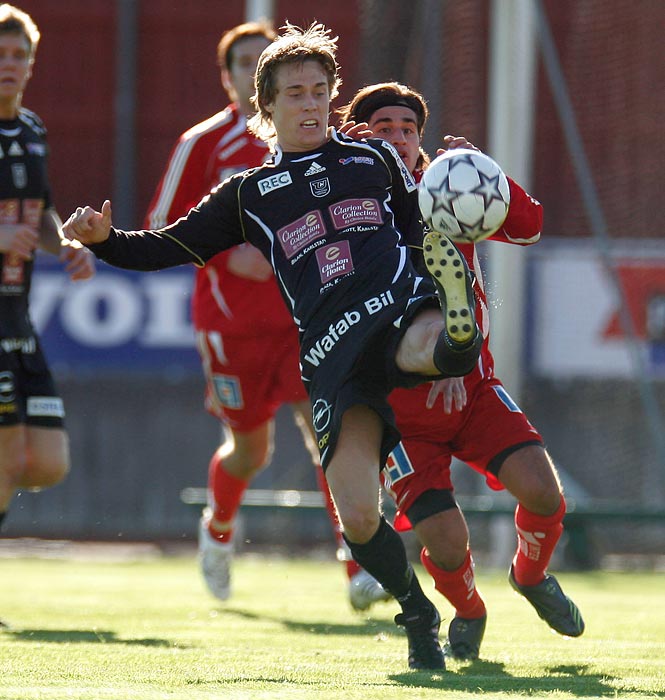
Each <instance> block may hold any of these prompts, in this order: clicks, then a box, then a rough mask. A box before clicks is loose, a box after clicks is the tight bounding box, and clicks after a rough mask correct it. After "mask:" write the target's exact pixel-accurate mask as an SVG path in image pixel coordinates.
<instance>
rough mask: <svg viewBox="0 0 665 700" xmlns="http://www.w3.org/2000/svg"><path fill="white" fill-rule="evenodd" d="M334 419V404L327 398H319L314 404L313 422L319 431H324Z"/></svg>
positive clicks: (315, 428)
mask: <svg viewBox="0 0 665 700" xmlns="http://www.w3.org/2000/svg"><path fill="white" fill-rule="evenodd" d="M331 420H332V406H331V405H330V404H329V403H328V402H327V401H326V400H325V399H317V400H316V401H315V402H314V406H312V423H313V425H314V430H315V431H316V432H317V433H322V432H323V431H324V430H325V429H326V428H327V427H328V426H329V425H330V421H331Z"/></svg>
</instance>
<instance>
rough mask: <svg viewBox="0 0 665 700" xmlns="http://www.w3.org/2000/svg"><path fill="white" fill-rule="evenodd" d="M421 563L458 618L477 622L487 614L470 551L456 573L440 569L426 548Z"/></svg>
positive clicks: (421, 554) (423, 550) (421, 556)
mask: <svg viewBox="0 0 665 700" xmlns="http://www.w3.org/2000/svg"><path fill="white" fill-rule="evenodd" d="M420 561H422V563H423V566H424V567H425V568H426V569H427V572H428V573H429V575H430V576H431V577H432V578H433V579H434V588H436V590H437V591H439V593H441V595H442V596H444V597H445V598H446V599H447V600H448V602H449V603H450V604H451V605H452V606H453V607H454V608H455V615H456V616H458V617H463V618H464V619H466V620H475V619H477V618H479V617H483V615H485V614H486V613H487V611H486V609H485V603H484V602H483V599H482V598H481V596H480V592H479V591H478V589H477V588H476V579H475V576H474V574H473V567H474V565H473V558H472V557H471V551H470V550H468V549H467V551H466V558H465V559H464V563H463V564H462V566H460V567H459V569H455V571H445V570H444V569H440V568H439V567H438V566H437V565H436V564H435V563H434V562H433V561H432V560H431V559H430V556H429V552H428V551H427V549H425V547H423V549H422V551H421V552H420Z"/></svg>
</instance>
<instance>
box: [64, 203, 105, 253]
mask: <svg viewBox="0 0 665 700" xmlns="http://www.w3.org/2000/svg"><path fill="white" fill-rule="evenodd" d="M62 230H63V233H64V234H65V236H67V238H69V239H70V240H72V241H80V242H81V243H83V245H92V244H94V243H103V242H104V241H105V240H106V239H107V238H108V237H109V233H110V230H111V202H109V200H108V199H107V200H105V201H104V204H102V210H101V211H95V210H94V209H93V208H92V207H79V208H78V209H77V210H76V211H75V212H74V213H73V214H72V215H71V216H70V217H69V218H68V219H67V221H65V224H64V226H63V227H62Z"/></svg>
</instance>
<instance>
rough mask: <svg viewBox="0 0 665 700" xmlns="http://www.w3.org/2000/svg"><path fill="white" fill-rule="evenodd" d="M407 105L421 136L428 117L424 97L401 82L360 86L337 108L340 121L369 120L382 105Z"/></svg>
mask: <svg viewBox="0 0 665 700" xmlns="http://www.w3.org/2000/svg"><path fill="white" fill-rule="evenodd" d="M397 106H401V107H408V108H409V109H411V110H412V111H413V112H414V113H415V115H416V124H417V126H418V133H419V134H420V136H421V137H422V135H423V131H424V129H425V124H426V123H427V118H428V117H429V110H428V109H427V103H426V102H425V98H424V97H423V96H422V95H421V94H420V93H419V92H416V91H415V90H414V89H413V88H410V87H408V86H407V85H402V84H401V83H395V82H392V83H377V84H376V85H367V86H365V87H364V88H360V90H358V92H356V94H355V95H354V97H353V99H352V100H351V102H349V104H347V105H345V106H344V107H341V108H340V109H339V110H337V114H338V115H339V117H340V120H341V121H342V123H344V122H349V121H354V122H369V120H370V119H371V118H372V115H373V114H374V112H376V111H377V110H378V109H381V108H382V107H397Z"/></svg>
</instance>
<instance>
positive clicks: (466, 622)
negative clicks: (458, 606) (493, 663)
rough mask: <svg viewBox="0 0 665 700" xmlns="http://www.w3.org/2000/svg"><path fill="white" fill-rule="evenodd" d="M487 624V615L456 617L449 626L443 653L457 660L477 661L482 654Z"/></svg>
mask: <svg viewBox="0 0 665 700" xmlns="http://www.w3.org/2000/svg"><path fill="white" fill-rule="evenodd" d="M486 624H487V615H483V616H482V617H478V618H474V619H467V618H464V617H454V618H453V620H452V622H451V623H450V627H448V641H447V642H446V644H445V645H444V647H443V653H444V654H445V655H446V656H449V657H450V658H451V659H456V660H457V661H475V660H476V659H477V658H478V656H479V655H480V645H481V643H482V641H483V637H484V636H485V625H486Z"/></svg>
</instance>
